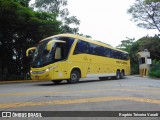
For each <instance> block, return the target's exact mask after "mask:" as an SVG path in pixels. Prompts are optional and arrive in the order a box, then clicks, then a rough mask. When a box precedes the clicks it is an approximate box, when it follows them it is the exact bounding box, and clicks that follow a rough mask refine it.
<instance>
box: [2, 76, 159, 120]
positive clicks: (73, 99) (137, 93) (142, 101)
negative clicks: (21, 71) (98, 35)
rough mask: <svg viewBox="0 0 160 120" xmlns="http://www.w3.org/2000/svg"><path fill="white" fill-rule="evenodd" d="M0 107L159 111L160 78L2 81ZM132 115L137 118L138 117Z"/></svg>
mask: <svg viewBox="0 0 160 120" xmlns="http://www.w3.org/2000/svg"><path fill="white" fill-rule="evenodd" d="M0 110H1V111H3V112H4V111H12V112H13V111H18V112H19V111H21V112H23V111H36V112H38V111H83V112H84V111H144V112H145V111H160V80H155V79H150V78H141V77H136V76H127V77H126V78H125V79H121V80H102V81H101V80H99V79H98V78H90V79H82V80H81V81H80V83H78V84H67V83H66V82H65V81H64V82H62V83H61V84H60V85H54V83H52V81H45V82H44V81H43V82H30V83H12V84H11V83H10V84H0ZM88 113H89V112H88ZM95 113H96V112H95ZM153 113H154V112H153ZM106 114H107V113H106ZM132 114H133V113H132ZM155 115H156V112H155ZM82 116H83V117H82V118H83V120H88V119H90V120H93V119H96V120H99V119H102V120H106V117H102V116H101V117H98V116H97V117H94V118H92V117H84V116H85V115H84V114H82ZM159 116H160V115H159ZM23 117H25V116H23ZM42 117H43V116H42ZM0 119H1V118H0ZM3 119H7V120H8V119H15V120H17V119H21V118H3ZM23 119H28V118H23ZM30 119H33V118H30ZM42 119H44V118H42ZM45 119H51V117H46V118H45ZM55 119H58V120H61V119H64V117H63V118H62V117H54V120H55ZM65 119H67V120H75V119H78V120H79V119H80V117H76V118H74V117H72V118H70V117H65ZM108 119H109V120H114V119H115V120H124V118H122V117H107V120H108ZM125 119H127V118H125ZM129 119H133V120H134V119H135V120H137V117H132V118H129ZM142 119H145V120H150V119H151V120H159V119H160V117H145V118H144V117H142Z"/></svg>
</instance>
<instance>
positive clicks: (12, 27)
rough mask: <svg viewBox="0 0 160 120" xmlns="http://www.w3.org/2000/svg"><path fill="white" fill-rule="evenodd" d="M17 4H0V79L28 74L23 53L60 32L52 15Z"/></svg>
mask: <svg viewBox="0 0 160 120" xmlns="http://www.w3.org/2000/svg"><path fill="white" fill-rule="evenodd" d="M19 1H20V0H19ZM19 1H17V2H16V1H15V0H0V16H1V17H0V55H1V57H0V79H4V77H5V76H6V77H8V76H11V75H12V74H13V75H16V76H25V75H26V73H27V72H28V71H29V65H28V60H27V58H26V57H25V51H26V49H27V48H28V47H31V46H34V45H36V44H37V43H38V41H39V40H41V39H42V38H45V37H46V36H50V35H53V34H57V33H60V32H61V29H60V25H61V24H62V23H61V22H60V21H57V19H56V15H55V14H50V13H45V12H35V11H33V10H32V9H30V8H28V7H26V6H23V5H21V4H20V3H19ZM2 75H3V76H2ZM9 79H16V78H13V77H11V78H9ZM19 79H22V78H19Z"/></svg>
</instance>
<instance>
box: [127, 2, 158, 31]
mask: <svg viewBox="0 0 160 120" xmlns="http://www.w3.org/2000/svg"><path fill="white" fill-rule="evenodd" d="M128 13H129V14H131V15H132V20H134V22H136V23H137V25H138V26H139V27H142V28H146V29H157V30H158V31H159V32H160V0H136V1H135V3H134V5H132V6H130V8H129V9H128Z"/></svg>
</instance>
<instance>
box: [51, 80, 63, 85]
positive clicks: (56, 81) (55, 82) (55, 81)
mask: <svg viewBox="0 0 160 120" xmlns="http://www.w3.org/2000/svg"><path fill="white" fill-rule="evenodd" d="M52 82H54V84H56V85H59V84H60V83H61V82H62V80H52Z"/></svg>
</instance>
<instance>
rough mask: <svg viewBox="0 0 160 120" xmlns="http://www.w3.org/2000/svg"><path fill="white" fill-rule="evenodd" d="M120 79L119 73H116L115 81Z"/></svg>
mask: <svg viewBox="0 0 160 120" xmlns="http://www.w3.org/2000/svg"><path fill="white" fill-rule="evenodd" d="M120 78H121V73H120V72H119V71H117V72H116V79H117V80H119V79H120Z"/></svg>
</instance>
